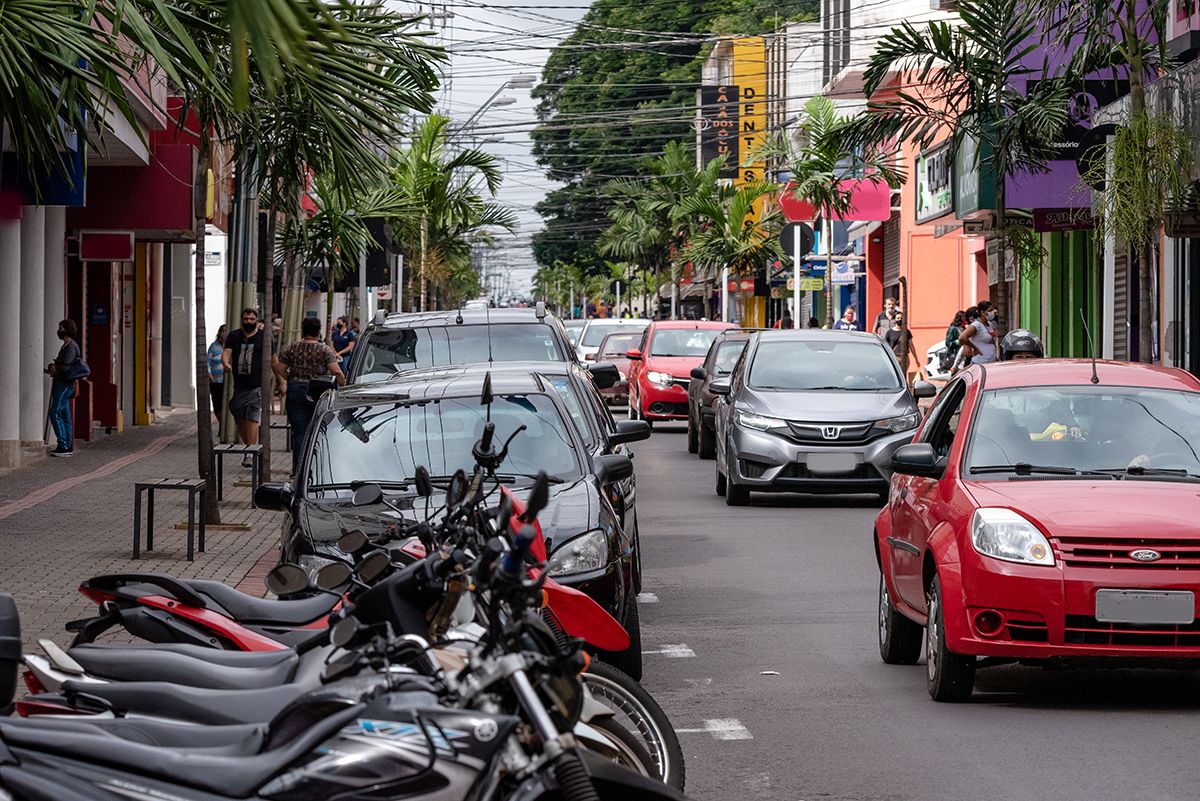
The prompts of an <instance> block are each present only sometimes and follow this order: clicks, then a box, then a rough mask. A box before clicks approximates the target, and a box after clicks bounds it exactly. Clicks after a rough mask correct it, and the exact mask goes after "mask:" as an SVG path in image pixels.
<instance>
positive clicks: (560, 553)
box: [255, 365, 647, 677]
mask: <svg viewBox="0 0 1200 801" xmlns="http://www.w3.org/2000/svg"><path fill="white" fill-rule="evenodd" d="M488 372H489V371H488V369H487V366H486V365H485V366H482V367H480V368H475V369H462V368H454V369H438V370H431V371H425V372H414V373H407V374H402V375H399V376H395V377H393V378H392V379H389V380H387V381H382V382H378V383H374V384H363V385H359V386H351V387H346V388H344V389H341V390H337V391H330V392H326V393H325V394H324V395H323V396H322V397H321V400H320V401H319V402H318V404H317V410H316V413H315V415H314V417H313V424H312V426H311V427H310V428H309V434H308V437H307V441H306V442H304V443H296V447H300V448H303V451H302V453H301V456H300V463H299V467H298V469H297V471H296V476H295V484H294V485H292V484H271V485H266V486H265V487H263V488H261V489H260V490H259V492H258V494H257V495H256V496H255V497H256V499H257V501H258V503H259V505H260V506H263V507H266V508H275V509H281V510H286V511H287V512H288V517H287V519H286V520H285V521H284V529H283V542H282V548H281V561H290V562H296V563H298V564H300V565H301V566H302V567H304V568H305V570H307V571H308V572H309V574H310V575H313V576H315V574H316V572H317V571H318V570H320V568H321V567H323V566H325V565H326V564H329V562H330V560H331V558H339V557H341V558H344V557H345V555H344V554H342V553H341V552H340V551H339V550H338V549H337V545H336V541H337V540H338V538H339V537H340V536H341V534H342V533H343V532H344V531H346V530H349V529H354V528H359V529H362V530H363V531H364V532H366V533H367V534H368V536H372V537H384V536H387V535H388V534H394V533H395V529H396V526H397V524H398V523H399V522H400V521H399V519H398V518H399V516H398V515H397V513H396V512H395V511H393V510H392V509H390V508H389V507H388V506H386V505H384V504H382V503H380V504H376V505H371V506H358V507H356V506H353V505H352V496H353V489H354V487H357V486H359V484H360V483H362V482H372V483H378V484H379V485H380V486H381V487H382V488H383V489H384V492H385V494H386V496H387V499H388V500H389V501H391V503H392V504H393V505H395V506H397V507H399V508H400V509H401V510H403V512H404V519H405V520H407V521H414V520H420V519H425V518H426V517H427V516H428V515H429V514H430V513H431V512H433V511H435V510H436V507H437V506H438V504H439V501H437V500H432V499H430V498H425V497H422V496H420V495H419V494H418V493H417V489H416V486H415V482H414V477H415V475H416V468H417V467H418V466H424V467H425V468H426V469H427V470H428V471H429V472H430V474H431V475H432V476H433V477H434V482H435V485H438V486H445V484H444V482H445V481H447V480H448V479H449V477H450V476H452V475H453V474H454V473H455V471H457V470H459V469H462V470H465V471H467V472H468V473H469V472H470V471H471V470H472V469H473V468H474V463H475V462H474V457H473V455H472V453H471V449H472V447H473V446H474V444H475V443H476V442H477V441H478V439H479V437H480V435H481V433H482V431H483V426H484V423H485V421H486V420H487V418H488V413H489V409H488V408H487V407H486V406H485V405H484V404H482V403H481V400H480V394H481V390H482V385H483V381H484V378H485V376H486V375H487V374H488ZM491 372H492V393H493V397H494V400H493V402H492V404H491V407H490V415H491V420H492V422H493V423H495V424H496V442H497V447H499V444H500V443H503V442H505V441H506V440H507V439H508V437H509V436H510V435H511V434H513V432H515V431H516V430H517V429H518V428H519V427H520V426H522V425H524V426H526V428H525V430H524V431H522V432H520V433H519V434H517V435H516V436H515V438H513V440H512V442H511V444H510V446H509V453H508V458H507V459H505V461H504V464H503V465H501V468H500V470H499V471H497V476H498V478H499V480H500V481H501V482H503V483H504V485H505V486H507V487H508V488H509V489H510V490H511V491H512V492H513V493H514V494H516V495H517V496H518V497H524V496H525V495H526V494H527V493H528V491H529V490H530V488H531V487H532V484H533V481H534V477H535V476H536V475H537V473H538V471H540V470H544V471H546V473H548V474H549V475H550V476H551V482H552V483H551V489H550V503H549V505H548V506H547V508H546V509H545V510H544V511H543V512H542V514H541V515H539V517H538V521H539V523H540V524H541V527H542V531H543V534H544V536H545V538H546V546H547V553H548V554H549V560H548V563H547V570H548V572H549V573H550V574H551V575H552V576H553V577H554V578H555V579H556V580H557V581H559V582H561V583H562V584H566V585H568V586H572V587H576V588H577V589H579V590H582V591H583V592H585V593H587V594H588V595H589V596H591V597H592V598H593V599H594V600H595V601H596V602H597V603H599V604H600V605H601V606H603V607H604V608H605V609H607V610H608V611H609V613H611V614H612V615H613V617H615V618H616V619H617V620H619V621H620V622H621V624H622V625H624V626H625V628H626V630H628V632H629V636H630V640H631V644H630V647H629V648H628V649H627V650H626V651H623V652H621V653H618V654H607V653H606V654H602V657H603V658H605V659H606V661H609V662H610V663H612V664H613V665H614V666H616V667H618V668H620V669H621V670H624V671H625V672H627V673H629V674H630V675H631V676H634V677H638V676H640V674H641V637H640V625H639V621H638V610H637V593H636V588H635V572H636V569H635V560H634V552H635V549H634V541H633V532H630V531H628V530H627V529H626V528H625V526H623V525H622V511H621V510H618V509H617V508H615V507H614V504H613V501H612V497H613V495H614V492H617V491H618V487H619V485H620V484H621V483H622V482H625V481H627V480H629V479H630V478H631V477H632V474H633V463H632V462H631V461H630V459H629V457H628V456H625V455H623V454H619V453H611V452H606V449H607V450H608V451H611V449H612V448H613V447H615V446H617V445H621V444H623V443H625V442H630V441H634V440H637V439H643V438H645V436H646V434H647V431H646V429H645V427H644V426H638V427H637V430H633V429H632V428H630V429H628V430H621V429H617V430H614V431H613V432H612V433H610V434H609V435H608V436H607V439H606V448H590V447H589V446H588V444H587V443H586V442H585V440H584V439H583V437H581V436H580V434H579V429H578V428H577V426H576V424H575V423H574V422H573V418H572V414H571V412H570V410H569V408H568V404H567V402H566V401H564V396H563V394H562V391H561V390H560V389H558V388H557V387H556V386H555V379H554V377H553V376H544V375H541V374H539V373H530V372H527V371H519V370H508V369H503V368H499V369H495V370H493V371H491ZM584 375H586V373H584V372H583V371H582V368H579V373H578V374H577V375H573V376H572V378H571V380H575V379H577V378H579V379H582V377H583V376H584ZM495 497H496V502H497V504H498V503H499V492H498V490H497V491H496V495H495Z"/></svg>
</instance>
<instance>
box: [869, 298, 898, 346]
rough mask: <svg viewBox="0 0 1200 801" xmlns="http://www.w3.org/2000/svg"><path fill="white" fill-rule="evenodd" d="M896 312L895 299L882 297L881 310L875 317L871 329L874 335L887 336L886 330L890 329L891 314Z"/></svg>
mask: <svg viewBox="0 0 1200 801" xmlns="http://www.w3.org/2000/svg"><path fill="white" fill-rule="evenodd" d="M895 314H896V299H895V298H884V299H883V311H881V312H880V313H879V314H878V315H876V317H875V328H874V329H872V330H873V331H874V332H875V335H876V336H880V337H883V336H887V332H888V331H890V330H891V329H892V316H893V315H895Z"/></svg>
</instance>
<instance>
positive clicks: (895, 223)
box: [879, 211, 900, 288]
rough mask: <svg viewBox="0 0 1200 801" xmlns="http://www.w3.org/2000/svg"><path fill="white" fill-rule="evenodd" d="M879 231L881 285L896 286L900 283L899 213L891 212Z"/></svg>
mask: <svg viewBox="0 0 1200 801" xmlns="http://www.w3.org/2000/svg"><path fill="white" fill-rule="evenodd" d="M879 230H880V232H881V233H882V235H883V285H884V287H885V288H886V287H891V286H896V285H897V284H899V283H900V212H898V211H893V212H892V216H891V217H889V218H888V221H887V222H885V223H884V224H883V225H882V226H881V227H880V229H879Z"/></svg>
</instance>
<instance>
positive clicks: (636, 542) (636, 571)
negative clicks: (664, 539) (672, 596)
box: [633, 512, 642, 593]
mask: <svg viewBox="0 0 1200 801" xmlns="http://www.w3.org/2000/svg"><path fill="white" fill-rule="evenodd" d="M633 591H634V592H635V593H641V591H642V532H641V529H640V528H639V527H638V522H637V512H634V513H633Z"/></svg>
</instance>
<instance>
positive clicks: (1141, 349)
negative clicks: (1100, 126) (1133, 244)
mask: <svg viewBox="0 0 1200 801" xmlns="http://www.w3.org/2000/svg"><path fill="white" fill-rule="evenodd" d="M1137 17H1138V15H1137V9H1136V4H1135V3H1132V2H1127V3H1126V4H1125V20H1124V24H1123V26H1122V34H1123V35H1124V37H1125V39H1126V41H1127V42H1128V43H1129V121H1130V122H1131V123H1132V122H1134V121H1135V120H1137V119H1139V118H1141V117H1144V116H1146V82H1145V75H1144V68H1145V65H1144V61H1143V53H1142V44H1141V40H1140V38H1139V36H1140V33H1139V31H1138V18H1137ZM1158 225H1159V221H1158V220H1147V221H1146V227H1147V230H1146V236H1144V237H1143V238H1142V244H1141V247H1139V248H1138V251H1139V252H1138V361H1140V362H1143V363H1146V364H1149V363H1150V362H1152V361H1154V340H1153V337H1152V336H1151V334H1152V331H1153V328H1152V326H1153V323H1154V293H1153V292H1152V291H1151V288H1152V286H1153V282H1152V279H1151V273H1152V271H1153V269H1154V268H1155V265H1154V248H1153V244H1152V240H1153V238H1154V235H1155V234H1157V232H1158Z"/></svg>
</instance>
